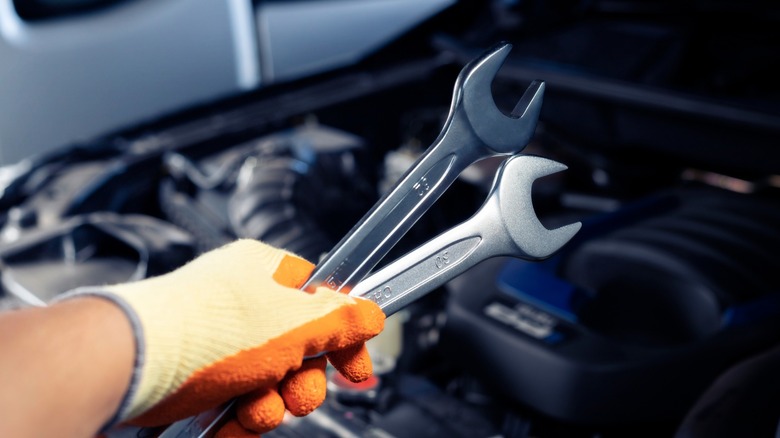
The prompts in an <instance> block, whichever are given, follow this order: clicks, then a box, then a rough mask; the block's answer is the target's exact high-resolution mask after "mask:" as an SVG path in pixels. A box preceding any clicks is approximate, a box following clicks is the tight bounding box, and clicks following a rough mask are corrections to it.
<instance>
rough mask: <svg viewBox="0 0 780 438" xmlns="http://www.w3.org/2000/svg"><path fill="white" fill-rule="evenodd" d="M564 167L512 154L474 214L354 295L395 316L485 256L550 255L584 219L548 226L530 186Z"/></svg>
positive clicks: (380, 273) (367, 282)
mask: <svg viewBox="0 0 780 438" xmlns="http://www.w3.org/2000/svg"><path fill="white" fill-rule="evenodd" d="M564 169H566V166H564V165H563V164H560V163H557V162H555V161H552V160H549V159H546V158H542V157H537V156H530V155H517V156H514V157H511V158H509V159H507V160H506V161H504V162H503V163H502V165H501V167H500V168H499V170H498V172H497V173H496V176H495V179H494V181H493V186H492V188H491V190H490V193H489V195H488V197H487V200H485V202H484V204H482V207H480V209H479V211H477V213H475V214H474V215H473V216H472V217H471V218H470V219H468V220H467V221H465V222H463V223H461V224H460V225H457V226H455V227H453V228H451V229H449V230H448V231H445V232H444V233H442V234H440V235H438V236H437V237H434V238H433V239H431V240H429V241H428V242H426V243H424V244H423V245H421V246H419V247H417V248H416V249H414V250H412V251H411V252H409V253H407V254H405V255H404V256H402V257H401V258H399V259H397V260H395V261H393V262H392V263H390V264H389V265H387V266H385V267H384V268H382V269H380V270H379V271H377V272H375V273H373V274H371V275H370V276H368V277H367V278H365V279H364V280H363V281H361V282H360V283H358V284H357V285H356V286H355V287H354V288H353V289H352V291H351V292H350V293H349V294H350V295H352V296H358V297H362V298H366V299H369V300H371V301H374V302H375V303H377V304H379V306H380V307H381V308H382V310H383V311H384V312H385V314H386V315H387V316H390V315H392V314H393V313H395V312H396V311H398V310H400V309H402V308H403V307H405V306H406V305H408V304H409V303H411V302H412V301H415V300H417V299H419V298H420V297H422V296H423V295H425V294H427V293H428V292H430V291H432V290H434V289H435V288H437V287H439V286H441V285H443V284H444V283H446V282H447V281H449V280H451V279H453V278H454V277H456V276H457V275H459V274H461V273H463V272H464V271H465V270H467V269H469V268H471V267H472V266H474V265H475V264H477V263H479V262H481V261H483V260H485V259H488V258H491V257H497V256H514V257H520V258H524V259H527V260H541V259H544V258H546V257H549V256H550V255H552V254H553V253H554V252H555V251H557V250H558V249H560V248H561V247H562V246H563V245H565V244H566V242H568V241H569V240H570V239H571V238H572V237H574V235H575V234H576V233H577V231H579V229H580V227H581V224H580V223H579V222H576V223H572V224H569V225H565V226H563V227H560V228H556V229H554V230H548V229H547V228H545V227H544V226H543V225H542V224H541V222H539V219H538V218H537V217H536V213H535V212H534V208H533V203H532V200H531V186H532V184H533V182H534V181H535V180H536V179H538V178H541V177H543V176H546V175H550V174H552V173H556V172H559V171H562V170H564Z"/></svg>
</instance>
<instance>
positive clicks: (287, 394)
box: [242, 357, 327, 423]
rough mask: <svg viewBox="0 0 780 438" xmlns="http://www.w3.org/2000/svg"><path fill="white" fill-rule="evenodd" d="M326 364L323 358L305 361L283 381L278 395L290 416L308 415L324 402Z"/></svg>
mask: <svg viewBox="0 0 780 438" xmlns="http://www.w3.org/2000/svg"><path fill="white" fill-rule="evenodd" d="M326 364H327V360H326V359H325V357H318V358H315V359H309V360H305V361H303V366H301V368H300V369H298V370H297V371H296V372H294V373H292V374H290V375H289V376H287V378H286V379H284V381H283V382H282V384H281V385H280V388H279V393H280V394H281V396H282V399H283V400H284V405H285V406H287V410H288V411H290V413H291V414H293V415H295V416H296V417H302V416H304V415H307V414H310V413H311V412H312V411H313V410H315V409H317V407H319V405H321V404H322V402H323V400H325V392H326V387H327V378H326V376H325V366H326ZM242 423H243V422H242Z"/></svg>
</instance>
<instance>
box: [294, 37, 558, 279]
mask: <svg viewBox="0 0 780 438" xmlns="http://www.w3.org/2000/svg"><path fill="white" fill-rule="evenodd" d="M511 47H512V46H511V45H510V44H506V43H502V44H499V45H497V46H495V47H494V48H492V49H490V50H488V51H487V52H485V53H484V54H483V55H482V56H480V57H479V58H477V59H475V60H474V61H472V62H471V63H469V64H468V65H466V66H465V67H464V68H463V70H461V72H460V74H459V75H458V78H457V80H456V82H455V90H454V93H453V98H452V104H451V106H450V112H449V115H448V117H447V121H446V122H445V123H444V127H443V129H442V132H441V134H439V137H438V138H437V139H436V141H434V143H433V144H432V145H431V146H430V147H429V148H428V150H427V151H426V152H425V153H424V154H423V155H422V156H421V157H420V158H419V159H418V160H417V161H416V162H415V163H414V165H413V166H412V167H411V169H409V170H408V171H407V172H406V173H405V174H404V176H402V177H401V179H400V180H399V181H398V183H396V185H395V187H394V188H393V189H392V190H391V191H390V192H388V194H387V195H385V196H384V197H383V198H382V199H380V200H379V202H377V204H376V205H375V206H374V207H373V208H372V209H371V210H370V211H369V212H368V213H366V215H365V216H363V218H362V219H361V220H360V221H358V223H357V224H356V225H355V226H354V227H353V228H352V230H350V232H349V233H347V235H346V236H345V237H344V238H343V239H341V241H340V242H339V243H338V244H337V245H336V246H335V247H334V248H333V249H332V250H331V251H330V252H329V253H328V254H327V256H326V257H325V259H323V260H322V261H321V262H320V263H318V264H317V268H316V270H315V271H314V272H313V273H312V276H311V277H310V278H309V280H308V281H307V282H306V284H305V285H304V286H303V289H305V290H311V289H314V288H316V287H318V286H323V285H324V286H327V287H329V288H331V289H334V290H342V289H344V290H345V291H349V290H351V289H352V288H353V287H354V286H355V285H356V284H357V283H358V282H359V281H360V280H362V279H363V277H365V276H366V275H367V274H368V273H369V272H370V271H371V270H372V269H373V268H374V266H376V264H377V263H378V262H379V261H380V260H381V259H382V258H383V257H384V256H385V255H386V254H387V252H388V251H390V249H391V248H392V247H393V246H394V245H395V244H396V243H397V242H398V241H399V240H400V239H401V237H403V235H404V234H406V232H407V231H409V229H410V228H411V227H412V225H414V223H415V222H416V221H417V220H418V219H419V218H420V217H421V216H422V215H423V213H425V211H427V210H428V208H430V206H431V205H432V204H433V203H434V202H435V201H436V200H437V199H438V198H439V197H440V196H441V194H442V193H444V191H445V190H447V188H448V187H449V186H450V185H451V184H452V183H453V182H454V181H455V179H457V177H458V175H459V174H460V173H461V172H462V171H463V169H465V168H466V167H468V166H469V165H471V164H472V163H474V162H475V161H478V160H480V159H482V158H486V157H490V156H495V155H513V154H516V153H518V152H520V151H521V150H523V148H525V146H526V145H527V144H528V142H529V141H530V140H531V137H532V136H533V134H534V130H535V129H536V123H537V121H538V119H539V112H540V111H541V107H542V97H543V94H544V82H542V81H534V82H533V83H532V84H531V85H530V86H529V87H528V89H527V90H526V91H525V93H524V94H523V97H522V98H520V101H519V102H518V103H517V105H516V106H515V109H514V110H513V111H512V113H511V115H510V116H506V115H504V114H503V113H502V112H501V111H500V110H499V109H498V108H497V107H496V104H495V102H494V101H493V93H492V91H491V88H490V86H491V83H492V82H493V79H494V78H495V76H496V73H497V72H498V70H499V68H500V67H501V65H502V64H503V62H504V59H506V57H507V55H508V54H509V51H510V50H511Z"/></svg>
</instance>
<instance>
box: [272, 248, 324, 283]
mask: <svg viewBox="0 0 780 438" xmlns="http://www.w3.org/2000/svg"><path fill="white" fill-rule="evenodd" d="M313 270H314V265H313V264H311V263H310V262H309V261H307V260H305V259H302V258H300V257H294V256H291V255H285V256H284V257H283V258H282V261H281V262H279V266H278V267H277V268H276V271H275V272H274V275H273V279H274V281H276V282H277V283H279V284H281V285H284V286H287V287H294V288H296V289H298V288H300V287H301V286H303V284H304V283H306V280H307V279H308V278H309V275H310V274H311V272H312V271H313Z"/></svg>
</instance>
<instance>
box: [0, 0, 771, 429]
mask: <svg viewBox="0 0 780 438" xmlns="http://www.w3.org/2000/svg"><path fill="white" fill-rule="evenodd" d="M502 41H506V42H509V43H511V44H512V46H513V47H512V50H511V52H510V54H509V57H508V58H507V60H506V61H505V63H504V65H503V67H502V68H501V70H500V71H499V73H498V76H497V78H496V79H495V81H494V83H493V98H494V100H495V102H496V105H497V106H498V108H499V109H501V110H502V111H504V112H506V113H509V111H510V110H511V109H512V108H513V107H514V105H515V103H516V102H517V100H518V99H519V98H520V96H522V93H523V91H524V90H525V89H526V88H527V87H528V85H529V84H530V83H531V82H532V81H534V80H543V81H545V83H546V91H545V95H544V104H543V108H542V113H541V116H540V120H539V123H538V126H537V128H536V132H535V135H534V137H533V139H532V141H531V143H530V144H529V145H528V146H527V148H526V149H525V151H524V153H530V154H536V155H541V156H544V157H548V158H552V159H555V160H556V161H559V162H561V163H564V164H565V165H567V166H568V169H567V170H566V171H565V172H562V173H559V174H555V175H552V176H549V177H546V178H544V179H542V180H539V181H538V182H536V183H535V184H534V187H533V193H534V209H535V210H536V213H537V215H538V216H539V217H540V218H541V220H542V221H543V223H544V224H545V225H546V226H549V227H554V226H557V225H561V224H567V223H570V222H573V221H582V222H583V229H582V231H581V232H580V233H579V234H578V236H577V237H576V239H575V240H573V241H572V242H570V244H568V245H567V246H566V247H565V248H563V249H562V250H561V251H560V252H559V253H557V254H555V255H554V256H553V257H551V258H550V259H548V260H545V261H543V262H525V261H521V260H518V259H513V258H507V257H499V258H495V259H491V260H488V261H486V262H484V263H481V264H479V265H477V266H475V267H474V268H473V269H471V270H469V271H468V272H466V273H465V274H463V275H461V276H460V277H458V278H457V279H455V280H453V281H452V282H450V283H448V284H446V285H445V286H443V287H440V288H437V289H436V290H435V291H432V293H431V294H430V295H428V296H426V297H425V298H424V299H422V300H420V301H418V302H416V303H414V304H413V305H411V306H409V307H408V308H406V309H404V311H402V312H399V313H398V314H397V315H395V316H393V318H391V319H390V320H389V321H388V328H387V330H385V332H384V333H383V335H382V336H381V337H380V339H378V340H377V341H376V342H374V343H373V344H372V346H371V349H372V354H373V358H374V360H375V362H376V363H375V369H376V379H374V380H371V381H370V382H369V383H367V384H365V385H359V386H355V385H351V384H349V382H346V381H344V379H340V378H339V376H338V375H336V374H333V373H331V374H330V376H329V378H330V380H329V389H330V392H329V396H328V400H327V401H326V403H325V404H324V405H323V406H322V407H321V408H320V409H318V410H317V411H315V413H313V414H312V415H310V416H308V417H305V418H301V419H295V418H290V419H287V420H286V421H285V423H284V425H283V426H282V427H280V428H279V429H277V430H275V431H273V432H271V433H269V434H266V435H264V436H268V437H352V436H355V437H356V436H371V437H387V436H398V437H406V436H412V437H460V436H462V437H475V436H478V437H508V438H509V437H511V438H526V437H552V438H555V437H562V438H579V437H583V438H596V437H600V438H603V437H632V438H635V437H667V436H669V437H672V436H673V437H720V436H724V437H725V436H728V437H733V436H751V437H754V436H755V437H763V436H768V437H774V436H777V434H778V433H780V432H778V431H779V430H780V428H779V427H778V426H779V423H780V379H778V378H777V369H778V366H780V275H778V273H779V272H780V256H778V248H780V228H779V227H778V226H777V224H778V223H780V202H778V201H780V197H779V196H778V193H779V192H778V189H779V188H780V176H779V175H780V149H779V148H778V145H779V144H780V81H778V78H780V6H777V5H776V4H775V2H770V1H761V0H751V1H741V2H736V1H727V0H709V1H705V0H684V1H673V0H589V1H576V0H553V1H542V0H536V1H534V0H492V1H489V0H484V1H476V0H267V1H259V0H256V1H250V0H209V1H185V0H59V1H58V0H0V309H11V308H17V307H24V306H41V305H46V302H47V301H48V300H50V299H51V298H52V297H54V296H56V295H57V294H60V293H62V292H64V291H66V290H68V289H70V288H72V287H77V286H83V285H88V284H104V283H106V282H121V281H131V280H135V279H140V278H145V277H148V276H153V275H158V274H161V273H164V272H167V271H170V270H172V269H175V268H176V267H178V266H180V265H181V264H183V263H185V262H186V261H187V260H190V259H191V258H192V257H194V256H196V255H197V254H199V253H202V252H203V251H207V250H209V249H212V248H215V247H217V246H219V245H222V244H224V243H226V242H229V241H231V240H233V239H235V238H237V237H248V238H255V239H261V240H264V241H267V242H269V243H271V244H273V245H276V246H279V247H284V248H286V249H289V250H291V251H294V252H296V253H298V254H300V255H302V256H303V257H305V258H307V259H309V260H311V261H313V262H316V261H317V260H319V259H320V257H321V256H322V255H323V254H325V253H326V252H327V251H328V250H329V249H330V248H332V247H333V245H334V244H335V243H336V242H338V240H339V239H340V238H341V237H342V236H343V235H344V234H345V233H347V232H348V231H349V229H350V228H351V227H352V225H353V224H354V223H356V222H357V221H358V220H359V219H360V218H361V217H362V215H363V214H364V213H365V212H366V211H368V210H369V209H370V207H371V206H372V205H373V203H374V202H375V201H376V200H377V199H378V198H379V197H381V196H382V195H383V194H384V193H387V191H388V190H389V189H390V188H391V187H392V185H393V183H394V182H395V181H396V180H397V179H398V178H399V177H400V176H401V175H402V174H403V173H404V172H405V171H406V170H407V169H408V167H409V166H410V165H411V164H412V163H413V162H414V160H416V159H417V158H418V157H419V156H420V155H421V154H422V153H423V152H424V151H425V149H426V148H427V147H428V145H430V144H431V143H432V142H433V141H434V140H435V139H436V138H437V136H438V135H439V133H440V130H441V128H442V126H443V123H444V120H445V118H446V116H447V113H448V109H449V106H450V101H451V99H452V90H453V85H454V83H455V79H456V77H457V75H458V73H459V72H460V71H461V69H462V68H463V66H464V65H465V64H466V63H468V62H469V61H471V60H472V59H475V58H476V57H478V56H479V55H480V54H482V53H484V51H485V50H488V49H489V48H491V47H493V46H494V45H495V44H497V43H499V42H502ZM501 160H502V159H501V158H500V157H499V158H491V159H485V160H483V161H480V162H478V163H477V164H476V165H474V166H472V167H470V168H469V169H467V170H466V171H465V172H464V173H463V174H462V175H461V177H460V178H459V179H458V180H457V181H456V182H455V183H454V184H453V186H452V187H451V188H450V189H449V190H448V191H447V192H446V193H445V194H444V195H443V196H442V198H441V199H440V200H439V201H437V203H436V204H435V205H434V206H433V207H432V208H431V210H430V211H429V212H428V213H427V214H426V215H425V216H424V217H423V218H422V219H421V220H420V221H419V222H418V223H417V224H416V225H415V226H414V227H413V228H412V229H411V230H410V232H409V233H408V235H407V236H406V237H405V238H404V239H403V240H402V241H401V242H400V243H399V244H398V246H397V247H396V248H394V250H393V251H392V252H391V254H390V256H389V257H388V260H392V259H393V258H395V257H397V256H399V255H401V254H403V253H404V252H406V251H409V250H411V249H413V248H414V247H415V246H416V245H418V244H420V243H422V242H424V241H425V240H428V239H429V238H431V237H433V236H435V235H436V234H438V233H439V232H442V231H444V230H446V229H447V228H449V227H451V226H453V225H455V224H457V223H458V222H460V221H462V220H464V219H466V218H468V217H469V216H470V215H471V214H473V213H474V212H475V211H476V210H477V208H478V207H479V206H480V205H481V204H482V202H483V201H484V199H485V196H486V194H487V192H488V189H489V187H490V185H491V181H492V178H493V175H494V173H495V170H496V168H497V167H498V165H499V163H500V162H501ZM383 263H385V262H384V261H383ZM380 266H381V265H380ZM0 354H1V353H0ZM124 432H125V433H130V434H131V436H136V435H137V434H138V433H139V431H124ZM152 432H154V433H157V434H159V432H160V431H144V433H152ZM180 432H181V431H180V430H167V431H165V434H163V435H162V436H169V437H170V436H187V435H186V433H184V432H181V433H180ZM122 433H123V432H121V431H119V432H117V436H128V435H126V434H125V435H122Z"/></svg>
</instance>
